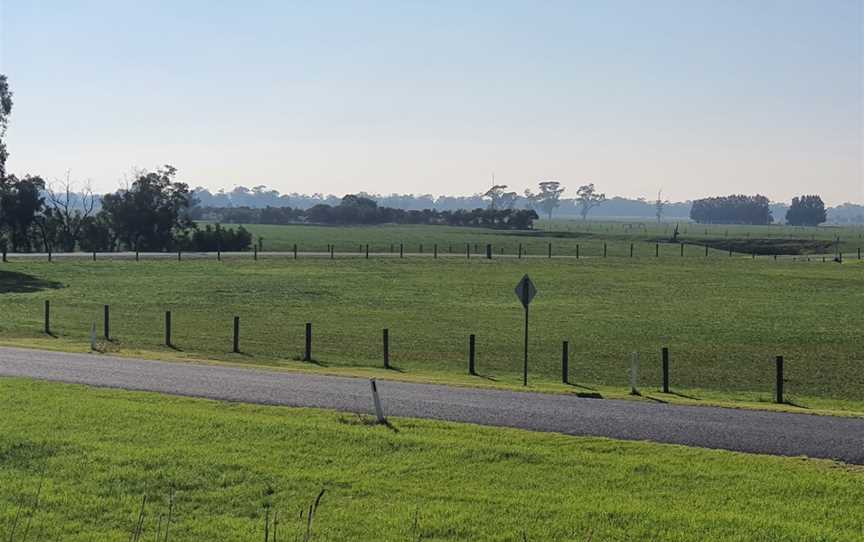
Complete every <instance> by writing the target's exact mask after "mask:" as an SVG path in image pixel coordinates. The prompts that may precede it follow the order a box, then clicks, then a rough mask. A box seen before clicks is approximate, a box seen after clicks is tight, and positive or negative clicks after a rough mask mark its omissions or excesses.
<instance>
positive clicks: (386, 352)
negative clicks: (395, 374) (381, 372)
mask: <svg viewBox="0 0 864 542" xmlns="http://www.w3.org/2000/svg"><path fill="white" fill-rule="evenodd" d="M383 335H384V336H383V339H384V368H385V369H389V368H390V330H389V329H387V328H384V333H383Z"/></svg>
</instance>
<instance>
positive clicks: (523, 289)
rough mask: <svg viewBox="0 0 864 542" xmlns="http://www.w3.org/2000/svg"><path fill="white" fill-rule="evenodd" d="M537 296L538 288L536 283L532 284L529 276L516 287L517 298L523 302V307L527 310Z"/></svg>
mask: <svg viewBox="0 0 864 542" xmlns="http://www.w3.org/2000/svg"><path fill="white" fill-rule="evenodd" d="M535 295H537V288H535V287H534V283H533V282H531V279H530V278H529V277H528V275H525V276H524V277H522V280H520V281H519V284H517V285H516V297H518V298H519V301H521V302H522V306H523V307H525V308H526V309H527V308H528V305H529V304H530V303H531V300H532V299H534V296H535Z"/></svg>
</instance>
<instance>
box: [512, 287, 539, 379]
mask: <svg viewBox="0 0 864 542" xmlns="http://www.w3.org/2000/svg"><path fill="white" fill-rule="evenodd" d="M535 295H537V288H535V287H534V283H533V282H531V279H530V278H529V277H528V275H525V276H524V277H522V280H520V281H519V284H517V285H516V297H518V298H519V301H520V302H521V303H522V306H523V307H525V359H524V364H523V366H522V385H523V386H527V385H528V305H530V304H531V300H533V299H534V296H535Z"/></svg>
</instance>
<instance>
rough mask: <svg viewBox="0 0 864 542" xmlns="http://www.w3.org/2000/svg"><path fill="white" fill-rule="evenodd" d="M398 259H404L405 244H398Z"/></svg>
mask: <svg viewBox="0 0 864 542" xmlns="http://www.w3.org/2000/svg"><path fill="white" fill-rule="evenodd" d="M399 257H400V258H404V257H405V244H404V243H399Z"/></svg>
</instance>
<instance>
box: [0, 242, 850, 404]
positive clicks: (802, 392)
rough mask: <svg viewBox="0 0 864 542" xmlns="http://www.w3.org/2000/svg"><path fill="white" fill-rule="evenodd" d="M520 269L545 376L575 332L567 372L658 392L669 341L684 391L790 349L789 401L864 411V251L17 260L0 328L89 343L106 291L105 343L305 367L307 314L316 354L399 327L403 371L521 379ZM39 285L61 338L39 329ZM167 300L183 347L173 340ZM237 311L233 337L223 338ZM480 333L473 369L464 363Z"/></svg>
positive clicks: (396, 342)
mask: <svg viewBox="0 0 864 542" xmlns="http://www.w3.org/2000/svg"><path fill="white" fill-rule="evenodd" d="M432 229H434V228H432ZM338 231H343V230H338ZM344 231H345V232H351V231H352V230H344ZM444 231H446V230H444ZM346 235H348V233H346ZM524 273H529V274H530V275H531V277H532V278H533V279H534V281H535V282H536V284H537V286H538V288H539V291H540V294H539V295H538V296H537V299H536V300H535V302H534V304H533V305H532V312H531V322H532V334H531V344H530V347H531V360H532V361H531V371H530V372H531V383H532V385H533V386H535V387H540V388H542V387H543V386H547V385H548V386H547V387H549V386H552V383H554V382H560V375H561V365H560V364H561V361H560V360H561V343H562V341H564V340H568V341H570V351H571V355H572V356H573V357H572V358H571V361H570V375H571V379H572V381H573V382H574V383H577V384H578V385H580V386H582V387H588V388H592V389H599V390H600V391H601V392H602V393H604V394H605V393H607V391H608V388H609V387H612V388H614V389H617V390H618V393H624V392H626V389H627V388H626V384H627V381H628V380H627V371H628V367H629V361H630V354H631V353H632V352H634V351H638V352H640V353H641V354H642V373H641V375H642V376H641V379H640V385H641V387H643V388H644V389H646V390H652V391H653V390H656V389H657V387H658V386H659V380H660V371H659V364H660V349H661V347H663V346H668V347H669V348H670V349H671V352H672V387H673V389H674V390H675V391H677V392H679V393H681V394H682V395H688V396H693V395H695V396H696V398H697V399H702V400H707V399H721V400H722V399H728V398H731V399H736V400H741V401H749V402H756V403H759V402H767V401H770V400H771V392H772V387H773V382H774V374H773V360H774V357H775V356H778V355H782V356H785V357H786V359H787V373H786V376H787V384H786V388H787V395H788V396H789V398H790V399H791V401H792V403H794V404H795V405H798V406H801V407H807V408H813V409H815V408H828V409H833V410H856V411H864V389H862V387H861V386H860V382H862V381H864V369H862V360H864V312H862V311H861V310H860V307H861V304H862V301H864V288H862V285H864V265H862V264H860V263H859V262H857V261H847V263H846V264H844V265H836V264H822V263H806V262H801V261H799V262H793V261H791V260H789V259H785V260H780V261H776V262H775V261H773V260H770V259H762V260H757V261H753V260H751V259H750V258H726V257H723V258H709V259H705V258H685V259H681V258H660V259H654V258H645V259H633V260H630V259H621V258H609V259H601V258H592V259H586V260H583V261H578V262H577V261H576V260H573V259H566V260H565V259H561V260H554V259H553V260H547V259H544V258H541V259H530V260H526V259H523V260H517V259H506V260H505V259H498V260H492V261H488V260H485V259H481V258H472V259H471V260H470V261H468V260H465V259H459V258H447V259H443V258H442V259H438V260H433V259H432V258H419V257H414V258H410V257H409V258H406V259H398V258H397V259H393V258H372V259H369V260H365V259H357V258H350V259H348V258H343V259H340V258H338V257H337V258H336V259H335V260H329V259H325V258H306V259H303V258H301V259H300V260H296V261H295V260H291V259H284V258H280V259H262V260H259V261H257V262H254V261H252V260H251V258H243V259H242V260H241V259H225V260H224V261H223V262H221V263H220V262H216V261H213V260H207V261H205V260H195V261H192V260H189V261H186V260H184V261H182V262H176V261H141V262H134V261H97V262H88V261H78V262H60V261H55V262H54V263H52V264H48V263H47V262H35V261H15V262H12V263H9V264H6V265H4V266H2V267H0V291H2V292H3V294H2V295H0V314H2V315H3V319H2V320H0V341H2V342H3V343H5V344H16V345H27V346H36V347H43V348H59V349H70V350H82V349H84V348H87V347H88V345H89V335H90V328H91V324H92V323H93V322H97V324H98V325H97V327H98V329H99V331H100V333H101V318H102V306H103V304H110V306H111V315H112V326H111V335H112V341H111V342H105V341H100V348H104V349H105V350H107V351H111V352H119V353H127V354H134V355H144V356H154V357H162V358H176V357H181V358H182V357H191V358H207V359H214V360H221V361H229V362H234V363H254V364H263V365H269V366H277V367H287V368H297V367H301V366H305V367H309V366H310V365H311V364H308V363H302V362H300V361H299V359H300V357H301V354H302V352H303V341H304V337H303V327H304V324H305V323H306V322H312V323H313V330H314V331H313V335H314V345H313V357H314V358H315V360H316V361H317V365H312V367H314V368H315V369H317V370H326V371H340V370H348V371H361V370H362V371H366V370H367V369H371V368H376V367H377V368H380V367H381V365H382V346H381V343H382V339H381V334H382V329H383V328H388V329H389V330H390V343H391V352H390V353H391V363H392V365H393V366H394V368H395V369H394V370H393V371H389V372H388V373H389V374H391V375H393V376H397V377H399V378H407V379H412V378H413V379H419V380H437V381H448V382H455V383H467V384H477V385H503V386H508V385H515V384H518V383H519V382H520V380H521V379H520V376H521V363H522V360H521V353H522V335H521V330H522V317H523V315H522V310H521V307H520V305H519V304H518V301H517V300H516V298H515V295H514V293H513V287H514V286H515V284H516V282H517V281H518V279H519V278H520V277H521V276H522V275H523V274H524ZM46 299H49V300H51V302H52V332H53V333H54V334H55V335H56V337H47V336H45V335H44V334H43V332H42V318H43V312H42V311H43V302H44V300H46ZM166 310H171V311H172V315H173V343H174V345H175V346H176V348H174V349H172V348H167V347H165V346H163V337H164V330H163V319H164V312H165V311H166ZM235 315H236V316H240V318H241V333H240V335H241V350H242V353H240V354H232V353H231V352H230V350H231V346H232V345H231V332H232V319H233V317H234V316H235ZM471 333H474V334H476V335H477V364H478V371H479V373H480V374H481V375H482V376H479V377H468V376H467V375H466V372H467V343H468V335H469V334H471ZM557 389H558V390H559V391H560V390H563V389H565V387H564V386H558V388H557ZM569 389H571V390H579V388H574V387H570V388H569ZM580 391H585V390H580Z"/></svg>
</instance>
